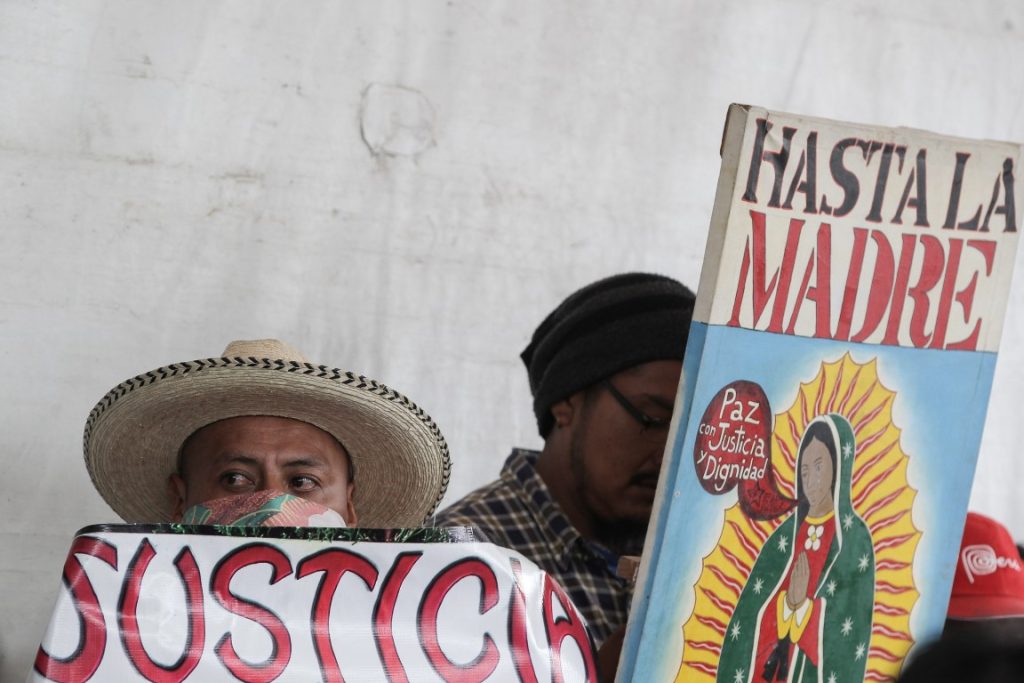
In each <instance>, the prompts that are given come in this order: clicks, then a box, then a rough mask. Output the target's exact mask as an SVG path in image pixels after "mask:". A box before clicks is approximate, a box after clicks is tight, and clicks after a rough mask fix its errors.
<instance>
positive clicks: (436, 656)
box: [29, 525, 596, 683]
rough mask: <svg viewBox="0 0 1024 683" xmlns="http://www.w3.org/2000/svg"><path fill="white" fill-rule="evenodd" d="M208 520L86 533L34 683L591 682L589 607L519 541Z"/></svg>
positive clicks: (72, 559) (70, 563)
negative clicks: (516, 545)
mask: <svg viewBox="0 0 1024 683" xmlns="http://www.w3.org/2000/svg"><path fill="white" fill-rule="evenodd" d="M204 529H205V530H207V531H208V532H209V533H181V531H182V529H181V528H180V527H175V526H173V525H159V526H138V525H122V526H102V527H88V528H86V529H83V530H82V531H81V532H79V534H78V536H77V537H76V538H75V540H74V543H73V544H72V547H71V550H70V552H69V554H68V559H67V562H66V563H65V565H64V572H63V583H64V588H63V590H62V591H61V593H60V596H59V598H58V601H57V605H56V607H55V609H54V612H53V616H52V618H51V621H50V626H49V628H48V630H47V632H46V635H45V636H44V638H43V642H42V644H41V646H40V648H39V653H38V654H37V656H36V661H35V666H34V669H33V671H32V672H31V673H30V675H29V681H46V680H52V681H88V680H94V681H142V680H150V681H160V682H172V681H173V682H177V681H186V680H189V681H231V680H243V681H274V680H281V681H317V680H322V681H326V682H335V681H338V682H340V681H346V680H347V681H357V682H359V683H364V682H371V681H387V682H402V681H413V682H417V681H522V682H523V683H543V682H546V681H552V682H562V681H565V682H569V681H594V680H596V672H595V664H594V658H593V651H592V645H591V642H590V639H589V635H588V633H587V630H586V627H585V625H584V621H583V618H582V617H581V616H580V615H579V613H578V612H577V611H576V609H575V608H574V607H573V606H572V603H571V602H570V600H569V599H568V598H567V597H566V595H565V593H564V592H563V591H562V589H561V588H560V587H559V586H558V585H557V584H556V583H555V582H554V581H553V580H552V579H551V578H550V577H548V576H547V575H546V574H544V572H542V571H540V570H539V569H538V568H537V567H536V566H535V565H533V564H532V563H531V562H530V561H529V560H527V559H526V558H524V557H523V556H522V555H519V554H518V553H515V552H513V551H510V550H505V549H503V548H498V547H496V546H493V545H490V544H486V543H457V542H444V541H442V542H394V539H410V540H417V541H423V540H425V539H426V540H433V539H435V538H443V536H444V532H443V531H442V530H437V529H423V530H410V531H402V530H396V531H379V530H361V529H239V528H220V529H221V531H231V532H234V533H236V534H242V533H245V534H247V535H248V537H227V536H223V535H218V534H217V533H216V532H215V531H214V530H213V527H196V528H193V529H188V531H193V532H194V531H199V530H204ZM257 534H258V535H259V536H258V537H254V536H255V535H257ZM303 536H311V537H313V538H303ZM367 539H369V540H367ZM385 539H391V542H379V541H381V540H385Z"/></svg>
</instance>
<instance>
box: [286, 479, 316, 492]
mask: <svg viewBox="0 0 1024 683" xmlns="http://www.w3.org/2000/svg"><path fill="white" fill-rule="evenodd" d="M291 485H292V489H294V490H296V491H312V490H313V489H315V488H316V487H317V486H319V482H317V480H316V479H314V478H313V477H306V476H299V477H292V480H291Z"/></svg>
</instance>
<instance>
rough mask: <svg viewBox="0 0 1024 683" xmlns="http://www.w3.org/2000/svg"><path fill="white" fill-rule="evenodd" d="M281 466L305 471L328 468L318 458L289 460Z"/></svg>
mask: <svg viewBox="0 0 1024 683" xmlns="http://www.w3.org/2000/svg"><path fill="white" fill-rule="evenodd" d="M281 466H282V467H291V468H295V467H302V468H306V469H309V468H314V469H318V470H326V469H328V468H329V467H330V466H329V465H328V464H327V463H326V462H324V461H323V460H321V459H320V458H295V459H294V460H289V461H287V462H285V463H283V464H282V465H281Z"/></svg>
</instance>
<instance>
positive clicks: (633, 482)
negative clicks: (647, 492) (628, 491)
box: [629, 470, 658, 487]
mask: <svg viewBox="0 0 1024 683" xmlns="http://www.w3.org/2000/svg"><path fill="white" fill-rule="evenodd" d="M629 485H630V486H650V487H654V486H657V485H658V470H654V471H650V472H637V473H636V474H634V475H633V476H632V477H630V478H629Z"/></svg>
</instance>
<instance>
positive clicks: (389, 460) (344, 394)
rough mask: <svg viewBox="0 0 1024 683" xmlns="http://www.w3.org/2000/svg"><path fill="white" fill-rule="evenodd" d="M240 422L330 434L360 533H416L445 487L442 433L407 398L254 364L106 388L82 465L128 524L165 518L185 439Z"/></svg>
mask: <svg viewBox="0 0 1024 683" xmlns="http://www.w3.org/2000/svg"><path fill="white" fill-rule="evenodd" d="M244 415H271V416H276V417H288V418H292V419H296V420H301V421H303V422H307V423H309V424H312V425H314V426H316V427H319V428H320V429H323V430H324V431H326V432H328V433H330V434H331V435H333V436H334V437H335V438H336V439H338V441H340V442H341V443H342V445H344V447H345V449H346V450H347V451H348V453H349V457H350V458H351V460H352V466H353V469H354V471H355V501H354V502H355V507H356V512H357V514H358V516H359V523H360V525H361V526H366V527H415V526H420V525H422V524H423V522H424V520H425V519H426V518H427V517H428V516H430V515H431V514H432V513H433V512H434V510H435V509H436V507H437V505H438V503H439V502H440V501H441V498H442V497H443V496H444V492H445V490H446V489H447V486H448V479H449V476H450V472H451V460H450V457H449V454H448V446H447V444H446V443H445V440H444V437H443V436H442V435H441V432H440V430H439V429H438V427H437V425H436V424H434V422H433V420H432V419H431V418H430V416H429V415H427V414H426V413H424V412H423V410H422V409H421V408H419V407H418V406H417V405H416V404H415V403H413V402H411V401H410V400H409V399H407V398H406V397H405V396H403V395H402V394H399V393H398V392H396V391H394V390H392V389H389V388H388V387H386V386H384V385H383V384H379V383H377V382H375V381H373V380H370V379H367V378H365V377H361V376H358V375H354V374H352V373H350V372H345V371H343V370H337V369H333V368H328V367H326V366H322V365H320V366H315V365H310V364H308V363H300V362H296V361H282V360H271V359H256V358H210V359H203V360H196V361H191V362H186V363H176V364H173V365H168V366H165V367H161V368H158V369H156V370H153V371H152V372H148V373H146V374H145V375H139V376H137V377H134V378H132V379H130V380H127V381H125V382H122V383H121V384H119V385H118V386H116V387H114V388H113V389H112V390H111V391H110V392H108V393H107V395H106V396H104V397H103V399H101V400H100V401H99V403H97V404H96V407H95V408H93V410H92V412H91V413H90V414H89V418H88V420H87V421H86V426H85V435H84V450H85V463H86V468H87V469H88V471H89V476H90V477H91V478H92V481H93V484H94V485H95V487H96V489H97V490H98V491H99V493H100V495H102V496H103V498H104V500H106V501H107V503H108V504H109V505H110V507H111V508H113V510H114V512H116V513H117V514H118V515H120V516H121V517H122V518H123V519H124V520H125V521H127V522H131V523H154V522H166V521H171V518H172V513H173V509H172V502H171V497H170V493H169V488H168V476H169V475H170V474H171V473H173V472H175V471H176V470H177V466H178V462H177V461H178V451H179V449H180V447H181V444H182V443H183V442H184V441H185V439H187V438H188V436H189V435H191V434H192V433H193V432H195V431H196V430H197V429H200V428H202V427H204V426H206V425H208V424H211V423H213V422H217V421H219V420H224V419H228V418H231V417H240V416H244Z"/></svg>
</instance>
